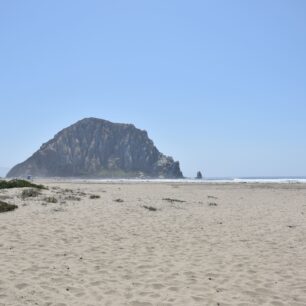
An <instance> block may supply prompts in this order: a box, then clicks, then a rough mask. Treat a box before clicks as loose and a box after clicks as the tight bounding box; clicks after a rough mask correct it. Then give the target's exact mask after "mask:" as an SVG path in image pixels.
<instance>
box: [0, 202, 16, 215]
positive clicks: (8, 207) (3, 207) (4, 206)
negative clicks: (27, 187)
mask: <svg viewBox="0 0 306 306" xmlns="http://www.w3.org/2000/svg"><path fill="white" fill-rule="evenodd" d="M16 208H18V206H17V205H13V204H8V203H5V202H2V201H0V213H3V212H7V211H12V210H14V209H16Z"/></svg>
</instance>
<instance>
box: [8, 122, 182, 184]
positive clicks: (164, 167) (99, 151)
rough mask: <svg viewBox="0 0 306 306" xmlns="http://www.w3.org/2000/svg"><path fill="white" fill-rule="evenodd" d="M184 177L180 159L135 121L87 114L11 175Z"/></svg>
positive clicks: (12, 170) (42, 147) (16, 168)
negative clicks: (161, 147)
mask: <svg viewBox="0 0 306 306" xmlns="http://www.w3.org/2000/svg"><path fill="white" fill-rule="evenodd" d="M28 175H32V176H36V177H88V178H94V177H95V178H114V177H127V178H130V177H150V178H181V177H183V175H182V172H181V170H180V166H179V162H175V161H174V160H173V158H172V157H169V156H165V155H163V154H162V153H160V152H159V151H158V149H157V148H156V147H155V146H154V144H153V142H152V140H151V139H150V138H149V137H148V134H147V132H146V131H142V130H139V129H137V128H136V127H135V126H134V125H132V124H119V123H112V122H109V121H106V120H102V119H96V118H86V119H83V120H80V121H78V122H77V123H75V124H73V125H71V126H70V127H68V128H65V129H63V130H62V131H60V132H59V133H58V134H57V135H55V137H54V138H53V139H51V140H50V141H48V142H47V143H45V144H43V145H42V146H41V148H40V149H39V150H38V151H37V152H35V153H34V154H33V155H32V156H31V157H30V158H29V159H27V160H26V161H24V162H23V163H21V164H18V165H16V166H15V167H13V168H12V169H11V170H10V171H9V173H8V174H7V177H25V176H28Z"/></svg>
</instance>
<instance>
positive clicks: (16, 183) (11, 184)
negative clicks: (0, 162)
mask: <svg viewBox="0 0 306 306" xmlns="http://www.w3.org/2000/svg"><path fill="white" fill-rule="evenodd" d="M25 187H32V188H37V189H47V188H46V187H45V186H44V185H37V184H33V183H31V182H29V181H26V180H17V179H16V180H10V181H3V180H2V181H0V189H9V188H25Z"/></svg>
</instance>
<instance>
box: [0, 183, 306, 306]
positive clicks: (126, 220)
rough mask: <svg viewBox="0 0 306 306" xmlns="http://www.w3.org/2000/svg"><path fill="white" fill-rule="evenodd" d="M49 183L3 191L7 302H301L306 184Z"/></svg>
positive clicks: (305, 300) (1, 278) (0, 254)
mask: <svg viewBox="0 0 306 306" xmlns="http://www.w3.org/2000/svg"><path fill="white" fill-rule="evenodd" d="M44 183H45V182H44ZM46 185H48V186H49V190H47V191H43V194H41V195H39V196H38V197H35V198H27V199H22V198H20V193H21V190H20V189H18V190H17V189H14V190H5V191H3V190H2V191H0V197H6V198H7V199H6V201H7V202H10V203H16V204H17V205H19V208H18V209H17V210H16V211H13V212H9V213H3V214H0V258H1V264H0V305H1V306H4V305H5V306H10V305H42V306H51V305H52V306H65V305H80V306H89V305H92V306H93V305H94V306H96V305H133V306H147V305H222V306H225V305H240V306H243V305H245V306H246V305H275V306H281V305H292V306H294V305H296V306H297V305H300V306H302V305H303V306H304V305H306V222H305V221H306V220H305V218H306V185H304V184H290V185H285V184H279V185H272V184H267V185H261V184H256V185H250V184H224V185H218V184H216V185H212V184H153V183H143V184H141V183H138V184H135V183H134V184H129V183H125V184H93V183H68V182H48V183H47V184H46ZM67 189H69V190H67ZM92 194H95V195H99V196H100V198H98V199H90V198H89V196H90V195H92ZM47 196H52V197H53V196H54V197H55V198H56V199H57V200H58V203H47V202H46V200H45V197H47ZM166 198H168V200H165V199H166ZM118 199H121V200H123V201H119V200H118ZM169 199H174V200H179V201H171V200H169ZM181 201H182V202H181ZM143 206H147V208H149V207H153V208H156V209H157V210H156V211H154V210H149V209H147V208H144V207H143Z"/></svg>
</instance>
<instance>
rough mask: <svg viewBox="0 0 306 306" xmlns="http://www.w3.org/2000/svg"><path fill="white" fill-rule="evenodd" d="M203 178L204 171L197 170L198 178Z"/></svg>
mask: <svg viewBox="0 0 306 306" xmlns="http://www.w3.org/2000/svg"><path fill="white" fill-rule="evenodd" d="M202 178H203V176H202V172H201V171H198V172H197V176H196V179H198V180H201V179H202Z"/></svg>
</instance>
